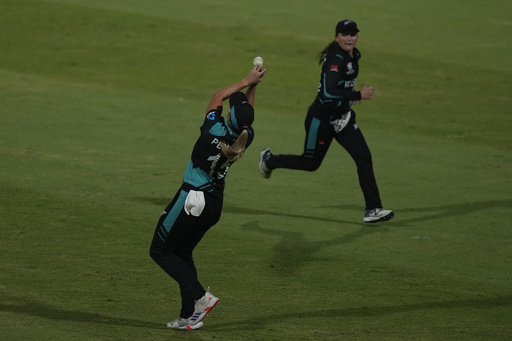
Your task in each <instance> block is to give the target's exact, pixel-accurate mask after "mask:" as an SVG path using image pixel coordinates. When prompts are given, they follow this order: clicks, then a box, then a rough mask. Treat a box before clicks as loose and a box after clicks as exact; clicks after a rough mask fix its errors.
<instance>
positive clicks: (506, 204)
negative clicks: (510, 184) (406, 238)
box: [326, 199, 512, 227]
mask: <svg viewBox="0 0 512 341" xmlns="http://www.w3.org/2000/svg"><path fill="white" fill-rule="evenodd" d="M326 207H327V208H333V209H339V210H359V209H360V207H359V206H355V205H334V206H326ZM510 207H512V199H501V200H485V201H476V202H463V203H460V204H447V205H439V206H430V207H406V208H396V209H395V210H394V212H395V214H396V217H395V219H393V220H391V221H389V222H386V223H385V224H386V226H390V227H391V226H410V225H413V224H414V223H420V222H425V221H430V220H440V219H450V218H457V217H461V216H465V215H468V214H475V213H476V212H479V211H483V210H487V209H495V208H503V209H506V210H509V209H510ZM379 226H380V225H379Z"/></svg>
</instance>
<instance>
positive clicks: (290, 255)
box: [242, 221, 388, 276]
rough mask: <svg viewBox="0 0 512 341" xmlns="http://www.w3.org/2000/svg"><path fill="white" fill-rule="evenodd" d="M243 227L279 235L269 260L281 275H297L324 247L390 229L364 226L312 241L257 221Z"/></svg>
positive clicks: (272, 267)
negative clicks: (342, 233)
mask: <svg viewBox="0 0 512 341" xmlns="http://www.w3.org/2000/svg"><path fill="white" fill-rule="evenodd" d="M242 229H244V230H246V231H248V232H257V233H260V234H264V235H273V236H278V237H279V241H278V242H277V244H276V245H275V246H274V248H273V249H274V252H273V256H272V257H271V259H270V261H269V266H270V268H271V269H273V270H275V272H276V273H277V274H278V275H279V276H294V275H296V274H297V272H298V271H300V270H301V268H302V267H303V266H304V265H305V264H307V263H308V262H314V261H317V259H316V254H317V253H318V252H319V251H320V250H322V249H324V248H327V247H331V246H338V245H342V244H349V243H351V242H353V241H354V240H356V239H358V238H362V237H364V236H366V235H369V234H371V233H385V232H387V231H388V229H387V228H385V227H382V228H379V229H376V228H374V227H373V226H363V227H362V228H360V229H358V230H356V231H353V232H350V233H348V234H345V235H342V236H340V237H337V238H327V239H325V240H319V241H310V240H306V238H304V236H303V235H302V234H301V233H298V232H293V231H283V230H277V229H270V228H266V227H262V226H260V224H259V223H258V222H255V221H252V222H249V223H246V224H244V225H243V226H242Z"/></svg>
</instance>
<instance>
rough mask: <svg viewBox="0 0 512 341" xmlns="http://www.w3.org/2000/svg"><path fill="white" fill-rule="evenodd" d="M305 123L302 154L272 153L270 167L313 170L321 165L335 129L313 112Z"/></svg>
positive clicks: (268, 162)
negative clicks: (314, 115) (316, 116)
mask: <svg viewBox="0 0 512 341" xmlns="http://www.w3.org/2000/svg"><path fill="white" fill-rule="evenodd" d="M304 125H305V129H306V140H305V141H304V152H303V153H302V155H291V154H289V155H272V156H271V157H270V158H269V159H268V160H267V161H266V166H267V167H268V168H269V169H276V168H287V169H296V170H303V171H309V172H312V171H315V170H317V169H318V167H320V165H321V164H322V161H323V159H324V157H325V154H327V150H329V146H330V145H331V142H332V138H333V129H332V127H331V125H330V123H329V122H323V121H320V120H319V119H318V118H315V117H313V115H312V114H311V113H308V115H307V117H306V121H305V124H304Z"/></svg>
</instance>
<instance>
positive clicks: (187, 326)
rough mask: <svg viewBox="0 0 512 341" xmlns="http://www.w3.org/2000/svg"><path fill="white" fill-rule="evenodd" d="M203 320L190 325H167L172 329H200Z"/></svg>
mask: <svg viewBox="0 0 512 341" xmlns="http://www.w3.org/2000/svg"><path fill="white" fill-rule="evenodd" d="M203 324H204V323H203V322H198V323H196V324H189V325H186V326H179V327H171V326H169V324H167V327H168V328H172V329H179V330H196V329H199V328H201V327H202V326H203Z"/></svg>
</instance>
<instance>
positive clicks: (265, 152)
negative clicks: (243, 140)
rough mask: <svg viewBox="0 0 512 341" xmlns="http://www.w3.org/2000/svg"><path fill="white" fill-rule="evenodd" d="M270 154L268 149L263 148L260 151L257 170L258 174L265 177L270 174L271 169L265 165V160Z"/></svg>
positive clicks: (268, 176)
mask: <svg viewBox="0 0 512 341" xmlns="http://www.w3.org/2000/svg"><path fill="white" fill-rule="evenodd" d="M271 156H272V153H271V152H270V149H268V148H265V149H263V150H262V151H261V153H260V165H259V166H258V170H259V171H260V174H261V176H262V177H264V178H265V179H268V178H270V175H271V174H272V169H270V168H268V167H267V161H268V159H270V157H271Z"/></svg>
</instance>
